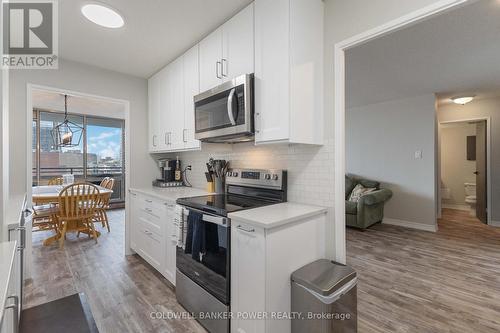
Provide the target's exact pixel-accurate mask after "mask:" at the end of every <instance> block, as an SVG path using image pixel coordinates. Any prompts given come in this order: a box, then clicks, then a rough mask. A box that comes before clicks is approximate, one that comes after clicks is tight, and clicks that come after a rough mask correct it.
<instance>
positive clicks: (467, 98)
mask: <svg viewBox="0 0 500 333" xmlns="http://www.w3.org/2000/svg"><path fill="white" fill-rule="evenodd" d="M474 97H475V96H457V97H453V98H452V99H451V100H452V102H453V103H455V104H460V105H465V104H467V103H469V102H472V100H473V99H474Z"/></svg>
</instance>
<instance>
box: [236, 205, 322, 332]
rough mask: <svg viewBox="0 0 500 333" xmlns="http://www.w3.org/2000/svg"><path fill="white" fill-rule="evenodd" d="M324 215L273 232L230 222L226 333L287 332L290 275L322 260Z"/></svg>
mask: <svg viewBox="0 0 500 333" xmlns="http://www.w3.org/2000/svg"><path fill="white" fill-rule="evenodd" d="M324 228H325V215H324V214H321V215H317V216H315V217H311V218H307V219H305V220H303V221H298V222H294V223H290V224H287V225H284V226H280V227H276V228H271V229H267V228H262V227H257V226H254V225H251V224H248V223H244V222H239V221H238V220H237V219H235V218H231V251H232V252H231V311H232V312H233V317H232V319H231V333H289V332H290V331H291V320H289V319H283V318H281V319H277V318H275V317H274V318H273V315H279V314H287V313H290V311H291V294H290V293H291V282H290V276H291V274H292V273H293V272H294V271H295V270H297V269H299V268H300V267H302V266H304V265H306V264H308V263H310V262H313V261H315V260H317V259H320V258H324V257H325V244H324V241H323V239H324Z"/></svg>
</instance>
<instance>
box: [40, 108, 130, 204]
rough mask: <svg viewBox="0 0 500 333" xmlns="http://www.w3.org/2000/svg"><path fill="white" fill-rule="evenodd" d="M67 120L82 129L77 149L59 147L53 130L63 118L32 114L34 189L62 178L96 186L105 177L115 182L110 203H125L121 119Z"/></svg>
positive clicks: (83, 117)
mask: <svg viewBox="0 0 500 333" xmlns="http://www.w3.org/2000/svg"><path fill="white" fill-rule="evenodd" d="M68 118H69V119H70V120H71V121H72V122H74V123H76V124H79V125H81V126H83V127H84V129H85V130H84V133H83V136H82V139H81V142H80V144H79V145H78V146H76V147H59V146H56V145H55V143H54V139H53V137H52V129H53V128H54V127H55V126H57V125H58V124H60V123H61V122H63V121H64V114H63V113H59V112H51V111H39V110H35V111H34V112H33V145H32V148H33V172H32V175H33V186H37V185H47V184H48V182H49V180H50V179H51V178H54V177H60V176H62V175H63V174H73V175H74V176H75V180H76V181H87V182H91V183H94V184H99V183H100V182H101V181H102V179H104V178H105V177H112V178H114V179H115V186H114V188H113V191H114V192H113V195H112V197H111V201H112V202H124V201H125V155H124V142H125V141H124V135H125V131H124V125H125V122H124V121H123V120H121V119H112V118H103V117H94V116H86V115H77V114H70V115H69V116H68Z"/></svg>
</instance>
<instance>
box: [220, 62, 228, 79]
mask: <svg viewBox="0 0 500 333" xmlns="http://www.w3.org/2000/svg"><path fill="white" fill-rule="evenodd" d="M224 64H226V71H225V72H226V74H224ZM221 72H222V76H224V77H227V59H224V58H222V62H221Z"/></svg>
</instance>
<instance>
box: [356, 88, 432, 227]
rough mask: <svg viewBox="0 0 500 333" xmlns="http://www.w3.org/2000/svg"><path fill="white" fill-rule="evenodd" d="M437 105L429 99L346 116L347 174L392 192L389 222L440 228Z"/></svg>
mask: <svg viewBox="0 0 500 333" xmlns="http://www.w3.org/2000/svg"><path fill="white" fill-rule="evenodd" d="M434 103H435V98H434V95H425V96H420V97H414V98H408V99H403V100H397V101H390V102H384V103H379V104H372V105H367V106H362V107H356V108H352V109H349V110H347V112H346V170H347V172H348V173H352V174H355V175H358V176H361V177H364V178H368V179H373V180H377V181H380V182H381V183H382V186H383V187H386V188H389V189H391V190H392V191H393V197H392V199H391V200H390V201H389V202H388V203H387V204H386V206H385V207H386V208H385V217H386V218H388V219H389V218H390V219H397V220H403V221H408V222H416V223H422V224H429V225H435V224H436V216H435V204H436V203H435V168H434V165H435V106H434ZM417 150H421V151H422V158H421V159H416V158H415V152H416V151H417Z"/></svg>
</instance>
